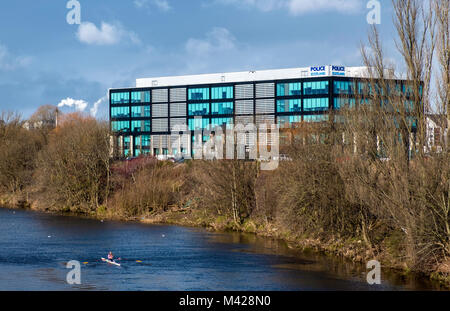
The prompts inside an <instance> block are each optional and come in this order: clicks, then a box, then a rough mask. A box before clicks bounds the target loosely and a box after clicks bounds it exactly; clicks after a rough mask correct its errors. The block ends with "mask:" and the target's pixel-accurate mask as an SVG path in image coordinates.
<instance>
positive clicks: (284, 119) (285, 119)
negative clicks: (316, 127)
mask: <svg viewBox="0 0 450 311" xmlns="http://www.w3.org/2000/svg"><path fill="white" fill-rule="evenodd" d="M300 122H302V116H301V115H293V116H280V117H278V125H279V127H280V128H291V127H292V125H293V124H295V123H300Z"/></svg>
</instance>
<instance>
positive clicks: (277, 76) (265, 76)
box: [136, 65, 368, 87]
mask: <svg viewBox="0 0 450 311" xmlns="http://www.w3.org/2000/svg"><path fill="white" fill-rule="evenodd" d="M322 69H323V70H322ZM335 69H336V70H337V69H340V70H339V72H340V74H338V73H337V72H335V71H334V70H335ZM317 73H320V75H318V74H317ZM320 76H326V77H329V76H344V77H353V78H357V77H366V76H368V70H367V67H345V66H333V65H327V66H312V67H298V68H286V69H271V70H258V71H241V72H226V73H212V74H197V75H181V76H167V77H153V78H141V79H136V87H168V86H178V85H180V86H181V85H200V84H218V83H237V82H247V81H249V82H251V81H268V80H282V79H297V78H313V77H320Z"/></svg>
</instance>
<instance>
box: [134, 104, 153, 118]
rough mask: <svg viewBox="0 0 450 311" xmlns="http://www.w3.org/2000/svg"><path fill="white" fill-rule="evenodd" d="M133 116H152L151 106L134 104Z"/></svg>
mask: <svg viewBox="0 0 450 311" xmlns="http://www.w3.org/2000/svg"><path fill="white" fill-rule="evenodd" d="M131 117H132V118H145V117H150V106H132V107H131Z"/></svg>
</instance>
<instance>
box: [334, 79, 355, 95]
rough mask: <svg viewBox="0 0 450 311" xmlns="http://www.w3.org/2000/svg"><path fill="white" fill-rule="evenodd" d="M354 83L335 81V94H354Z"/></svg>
mask: <svg viewBox="0 0 450 311" xmlns="http://www.w3.org/2000/svg"><path fill="white" fill-rule="evenodd" d="M353 85H354V83H353V82H350V81H334V94H346V95H351V94H354V90H353V89H354V86H353Z"/></svg>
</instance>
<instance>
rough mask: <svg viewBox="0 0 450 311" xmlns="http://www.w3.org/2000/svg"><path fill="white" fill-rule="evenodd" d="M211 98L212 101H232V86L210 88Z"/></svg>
mask: <svg viewBox="0 0 450 311" xmlns="http://www.w3.org/2000/svg"><path fill="white" fill-rule="evenodd" d="M211 98H212V99H232V98H233V87H232V86H222V87H213V88H211Z"/></svg>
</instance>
